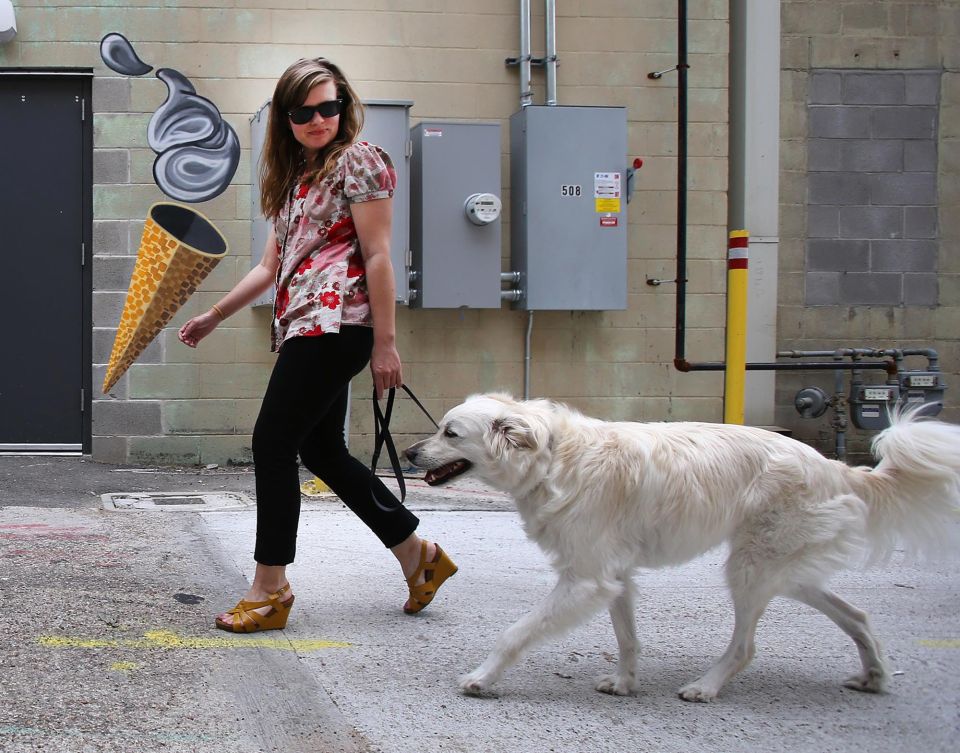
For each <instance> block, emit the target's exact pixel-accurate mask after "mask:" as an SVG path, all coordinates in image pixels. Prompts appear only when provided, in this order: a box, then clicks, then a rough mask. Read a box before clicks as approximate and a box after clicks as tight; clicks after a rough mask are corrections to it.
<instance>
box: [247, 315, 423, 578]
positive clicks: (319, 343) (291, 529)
mask: <svg viewBox="0 0 960 753" xmlns="http://www.w3.org/2000/svg"><path fill="white" fill-rule="evenodd" d="M372 348H373V330H372V329H371V328H370V327H343V328H341V331H340V332H339V333H338V334H333V333H331V334H327V335H320V336H319V337H294V338H291V339H290V340H287V341H286V342H284V343H283V345H282V346H281V347H280V352H279V354H278V355H277V361H276V364H275V366H274V368H273V373H272V375H271V376H270V382H269V384H268V385H267V391H266V394H265V395H264V397H263V405H262V406H261V408H260V415H259V416H258V418H257V423H256V426H255V427H254V430H253V462H254V473H255V477H256V489H257V543H256V548H255V550H254V559H255V560H256V561H257V562H259V563H260V564H263V565H288V564H290V563H291V562H293V559H294V555H295V554H296V543H297V527H298V524H299V521H300V475H299V470H298V466H297V456H298V455H299V457H300V460H301V461H302V462H303V465H304V466H305V467H306V468H307V469H308V470H309V471H310V472H311V473H313V474H314V475H315V476H317V477H318V478H319V479H320V480H322V481H323V482H324V483H325V484H326V485H327V486H329V487H330V489H331V490H332V491H333V492H334V493H335V494H336V495H337V496H338V497H340V499H341V500H342V501H343V502H344V504H346V505H347V507H349V508H350V509H351V510H353V512H354V513H356V515H357V516H358V517H359V518H360V519H361V520H362V521H363V522H364V523H365V524H366V525H367V527H369V528H370V530H371V531H373V532H374V533H375V534H376V535H377V537H378V538H379V539H380V541H382V542H383V545H384V546H386V547H392V546H396V545H397V544H399V543H400V542H402V541H403V540H405V539H406V538H407V537H409V536H410V534H411V533H413V532H414V531H415V530H416V528H417V525H418V523H419V520H417V518H416V516H415V515H413V513H411V512H410V511H409V510H407V509H406V508H405V507H403V506H402V505H401V504H400V502H399V500H398V499H397V498H396V497H395V496H394V495H393V494H392V493H391V491H390V490H389V489H387V487H386V486H384V485H383V483H382V482H381V481H380V479H379V478H377V477H376V476H374V475H372V474H371V473H370V469H369V468H367V467H366V466H365V465H364V464H363V463H361V462H360V461H359V460H357V459H356V458H354V457H353V456H351V455H350V453H349V452H347V446H346V443H345V442H344V436H343V422H344V419H345V418H346V413H347V387H348V385H349V384H350V379H351V378H352V377H354V376H355V375H356V374H358V373H359V372H360V371H361V370H362V369H363V368H364V366H366V364H367V362H368V361H369V360H370V352H371V350H372ZM374 494H375V495H376V498H377V499H378V500H379V501H380V502H381V504H382V505H383V507H386V508H389V510H390V511H389V512H388V511H386V510H384V509H382V508H381V507H380V506H379V505H377V504H376V503H375V502H374V499H373V496H372V495H374Z"/></svg>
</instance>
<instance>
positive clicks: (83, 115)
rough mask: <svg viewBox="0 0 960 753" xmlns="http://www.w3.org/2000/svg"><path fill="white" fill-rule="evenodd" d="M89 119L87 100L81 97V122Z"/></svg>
mask: <svg viewBox="0 0 960 753" xmlns="http://www.w3.org/2000/svg"><path fill="white" fill-rule="evenodd" d="M86 119H87V98H86V97H80V120H81V121H84V120H86Z"/></svg>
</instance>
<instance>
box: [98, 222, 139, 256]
mask: <svg viewBox="0 0 960 753" xmlns="http://www.w3.org/2000/svg"><path fill="white" fill-rule="evenodd" d="M93 253H94V254H104V255H111V256H114V255H116V256H124V255H126V254H129V253H130V242H129V237H128V230H127V223H126V222H125V221H123V220H101V219H95V220H94V221H93ZM94 263H96V262H94Z"/></svg>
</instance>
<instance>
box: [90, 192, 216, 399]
mask: <svg viewBox="0 0 960 753" xmlns="http://www.w3.org/2000/svg"><path fill="white" fill-rule="evenodd" d="M158 206H165V207H176V208H178V209H179V210H182V211H183V212H192V213H194V214H196V216H197V218H198V219H199V220H201V221H202V222H204V223H206V225H207V226H208V228H209V229H210V230H212V231H213V233H214V234H215V236H211V234H210V233H207V238H209V237H215V238H218V239H219V243H217V244H214V245H215V246H217V247H216V249H215V252H214V253H209V252H206V251H202V250H200V249H198V248H194V247H193V246H191V245H188V244H187V243H185V242H184V241H182V240H180V238H178V237H177V236H176V235H174V233H172V232H170V231H169V230H167V229H165V228H164V227H162V226H161V225H160V224H159V223H158V222H157V221H156V220H155V219H154V210H155V208H156V207H158ZM221 244H222V245H221ZM225 255H226V241H225V240H223V236H222V235H221V234H220V232H219V231H218V230H216V228H214V227H213V225H212V224H210V223H209V221H207V220H206V218H203V217H202V216H201V215H199V213H196V212H194V210H192V209H189V208H188V207H180V206H179V205H174V204H166V205H157V204H155V205H154V206H153V207H151V208H150V214H149V216H148V217H147V220H146V222H145V223H144V227H143V237H142V238H141V240H140V251H139V253H138V255H137V263H136V265H135V266H134V270H133V277H132V278H131V279H130V289H129V290H128V291H127V299H126V302H125V303H124V307H123V314H122V315H121V317H120V325H119V327H118V328H117V334H116V337H115V338H114V341H113V351H112V352H111V353H110V362H109V364H108V365H107V373H106V376H105V377H104V379H103V392H104V394H106V393H107V391H108V390H110V388H111V387H113V385H114V384H116V382H117V380H118V379H120V377H121V376H123V374H124V372H126V370H127V369H129V368H130V366H131V365H132V364H133V362H134V361H135V360H136V359H137V357H138V356H139V355H140V354H141V353H143V351H144V350H145V349H146V347H147V346H148V345H149V344H150V343H151V342H153V340H154V338H156V336H157V335H158V334H159V333H160V330H162V329H163V328H164V327H165V326H166V325H167V324H168V323H169V322H170V320H171V319H172V318H173V317H174V315H175V314H176V313H177V311H179V310H180V307H181V306H183V304H184V303H186V301H187V299H188V298H189V297H190V296H191V295H193V293H194V291H196V289H197V287H198V286H199V285H200V283H201V282H203V280H204V278H206V276H207V275H208V274H210V272H211V271H212V270H213V268H214V267H215V266H217V263H218V262H219V261H220V259H222V258H223V257H224V256H225Z"/></svg>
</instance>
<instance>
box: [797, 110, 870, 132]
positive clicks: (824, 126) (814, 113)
mask: <svg viewBox="0 0 960 753" xmlns="http://www.w3.org/2000/svg"><path fill="white" fill-rule="evenodd" d="M809 112H810V125H809V128H810V137H811V138H838V139H865V138H869V137H870V117H871V112H872V109H871V108H869V107H842V106H840V107H838V106H836V105H823V106H820V105H817V106H813V107H810V109H809Z"/></svg>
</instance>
